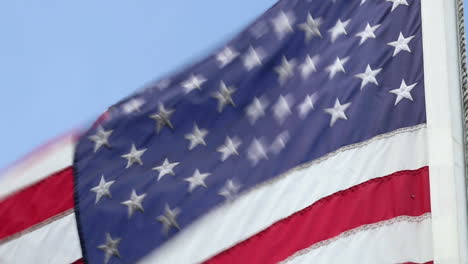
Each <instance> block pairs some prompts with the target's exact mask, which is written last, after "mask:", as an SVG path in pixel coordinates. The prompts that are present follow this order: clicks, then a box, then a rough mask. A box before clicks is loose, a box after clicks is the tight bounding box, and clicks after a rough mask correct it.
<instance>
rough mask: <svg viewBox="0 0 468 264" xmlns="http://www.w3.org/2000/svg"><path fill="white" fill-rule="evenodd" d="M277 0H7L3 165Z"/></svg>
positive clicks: (0, 10)
mask: <svg viewBox="0 0 468 264" xmlns="http://www.w3.org/2000/svg"><path fill="white" fill-rule="evenodd" d="M275 2H276V0H198V1H194V0H137V1H129V0H41V1H32V0H29V1H26V0H0V124H1V125H0V149H1V151H0V169H1V168H4V167H6V166H8V165H9V164H11V163H12V162H14V161H15V160H17V159H19V158H21V157H22V156H23V155H25V154H27V153H28V152H30V151H31V150H33V149H34V148H35V147H37V146H40V145H41V144H43V143H45V142H46V141H47V140H49V139H52V138H54V137H56V136H58V135H61V134H63V133H64V132H67V131H70V130H72V129H74V128H78V127H80V126H83V125H86V124H88V123H89V122H91V121H93V120H94V119H95V118H96V117H97V116H98V115H99V114H100V113H102V112H103V111H104V110H105V109H106V108H107V107H108V106H110V105H112V104H113V103H115V102H117V101H118V100H120V99H122V98H123V97H125V96H127V95H129V94H130V93H132V92H133V91H135V90H137V89H139V88H141V87H143V86H145V85H146V84H148V83H149V82H151V81H154V80H155V79H158V78H159V77H163V76H164V75H165V74H167V73H170V72H173V71H175V70H177V69H180V68H181V67H182V66H183V65H184V64H187V63H190V62H193V61H194V60H195V59H196V58H199V57H202V56H203V55H205V54H207V53H208V52H211V51H213V49H214V48H215V47H218V46H219V45H221V44H222V43H223V42H224V41H226V40H228V39H229V38H230V37H231V36H233V35H234V34H235V33H236V32H238V31H239V30H240V29H242V28H243V27H244V26H245V25H247V24H248V23H249V22H250V21H252V20H253V19H254V18H255V17H257V16H258V15H259V14H261V13H262V12H263V11H265V10H266V9H267V8H268V7H270V6H271V5H273V4H274V3H275Z"/></svg>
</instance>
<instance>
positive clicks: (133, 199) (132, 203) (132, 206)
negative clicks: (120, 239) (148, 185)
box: [122, 190, 146, 218]
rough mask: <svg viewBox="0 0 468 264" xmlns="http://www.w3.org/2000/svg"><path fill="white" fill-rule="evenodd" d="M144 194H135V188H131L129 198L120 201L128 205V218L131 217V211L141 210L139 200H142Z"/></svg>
mask: <svg viewBox="0 0 468 264" xmlns="http://www.w3.org/2000/svg"><path fill="white" fill-rule="evenodd" d="M145 196H146V194H145V193H144V194H142V195H137V194H136V192H135V190H132V195H131V196H130V200H127V201H124V202H122V205H125V206H127V207H128V218H130V217H132V215H133V213H134V212H135V211H136V210H138V211H140V212H143V206H142V205H141V202H143V199H144V198H145Z"/></svg>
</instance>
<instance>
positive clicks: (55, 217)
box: [0, 208, 74, 246]
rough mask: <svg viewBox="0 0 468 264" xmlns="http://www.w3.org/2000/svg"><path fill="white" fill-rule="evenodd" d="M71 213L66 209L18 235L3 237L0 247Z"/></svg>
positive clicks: (70, 210) (71, 210)
mask: <svg viewBox="0 0 468 264" xmlns="http://www.w3.org/2000/svg"><path fill="white" fill-rule="evenodd" d="M73 211H74V209H73V208H71V209H68V210H66V211H64V212H61V213H60V214H57V215H54V216H52V217H51V218H48V219H47V220H44V221H42V222H40V223H38V224H35V225H33V226H31V227H29V228H27V229H24V230H23V231H21V232H18V233H16V234H13V235H11V236H8V237H5V238H4V239H2V240H1V241H0V246H1V245H3V244H5V243H7V242H10V241H12V240H15V239H17V238H20V237H21V236H23V235H26V234H28V233H31V232H33V231H35V230H37V229H39V228H41V227H44V226H46V225H48V224H50V223H52V222H55V221H57V220H59V219H62V218H64V217H65V216H67V215H70V214H72V213H73Z"/></svg>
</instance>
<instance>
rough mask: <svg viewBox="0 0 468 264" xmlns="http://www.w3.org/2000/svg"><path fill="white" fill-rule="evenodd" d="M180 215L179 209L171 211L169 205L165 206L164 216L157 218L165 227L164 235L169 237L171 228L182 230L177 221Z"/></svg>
mask: <svg viewBox="0 0 468 264" xmlns="http://www.w3.org/2000/svg"><path fill="white" fill-rule="evenodd" d="M179 214H180V209H179V208H174V209H171V208H170V207H169V205H168V204H166V205H165V207H164V214H163V215H160V216H158V218H156V220H158V221H159V222H161V224H162V225H163V232H164V234H166V235H167V233H168V232H169V230H170V229H171V227H175V228H177V229H180V227H179V224H177V219H176V217H177V215H179Z"/></svg>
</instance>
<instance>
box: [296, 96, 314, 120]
mask: <svg viewBox="0 0 468 264" xmlns="http://www.w3.org/2000/svg"><path fill="white" fill-rule="evenodd" d="M316 100H317V95H316V94H315V93H314V94H312V95H307V96H306V97H305V98H304V101H302V103H301V104H300V105H298V106H297V109H298V111H299V117H300V118H301V119H304V118H306V117H307V115H308V114H309V112H310V111H311V110H312V109H314V103H315V101H316Z"/></svg>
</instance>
